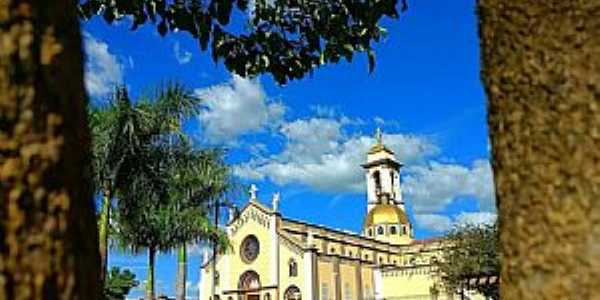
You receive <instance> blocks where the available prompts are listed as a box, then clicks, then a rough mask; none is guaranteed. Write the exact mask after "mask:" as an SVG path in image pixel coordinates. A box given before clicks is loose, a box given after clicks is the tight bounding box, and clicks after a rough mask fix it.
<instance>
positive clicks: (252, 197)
mask: <svg viewBox="0 0 600 300" xmlns="http://www.w3.org/2000/svg"><path fill="white" fill-rule="evenodd" d="M257 192H258V188H257V187H256V185H255V184H251V185H250V191H249V193H250V200H256V193H257Z"/></svg>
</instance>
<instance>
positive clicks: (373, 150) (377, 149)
mask: <svg viewBox="0 0 600 300" xmlns="http://www.w3.org/2000/svg"><path fill="white" fill-rule="evenodd" d="M380 151H385V152H387V153H389V154H394V151H392V150H390V149H388V147H386V146H385V145H383V144H379V143H377V144H375V145H373V147H371V149H369V152H368V154H375V153H377V152H380Z"/></svg>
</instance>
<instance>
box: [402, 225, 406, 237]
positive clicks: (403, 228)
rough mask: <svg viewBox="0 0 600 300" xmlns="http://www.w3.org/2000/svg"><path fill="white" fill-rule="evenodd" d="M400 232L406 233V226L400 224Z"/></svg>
mask: <svg viewBox="0 0 600 300" xmlns="http://www.w3.org/2000/svg"><path fill="white" fill-rule="evenodd" d="M402 234H403V235H404V234H406V226H404V225H402Z"/></svg>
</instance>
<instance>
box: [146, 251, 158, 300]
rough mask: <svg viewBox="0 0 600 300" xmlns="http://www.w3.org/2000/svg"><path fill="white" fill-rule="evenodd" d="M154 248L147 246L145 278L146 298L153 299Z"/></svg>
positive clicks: (147, 299)
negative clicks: (146, 275) (146, 271)
mask: <svg viewBox="0 0 600 300" xmlns="http://www.w3.org/2000/svg"><path fill="white" fill-rule="evenodd" d="M155 256H156V250H155V249H154V248H153V247H150V248H148V278H146V300H154V257H155Z"/></svg>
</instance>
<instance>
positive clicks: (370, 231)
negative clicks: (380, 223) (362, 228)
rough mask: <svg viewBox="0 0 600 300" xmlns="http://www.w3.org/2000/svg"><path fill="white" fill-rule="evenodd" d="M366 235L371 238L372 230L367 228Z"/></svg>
mask: <svg viewBox="0 0 600 300" xmlns="http://www.w3.org/2000/svg"><path fill="white" fill-rule="evenodd" d="M367 235H368V236H373V228H369V230H367Z"/></svg>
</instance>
